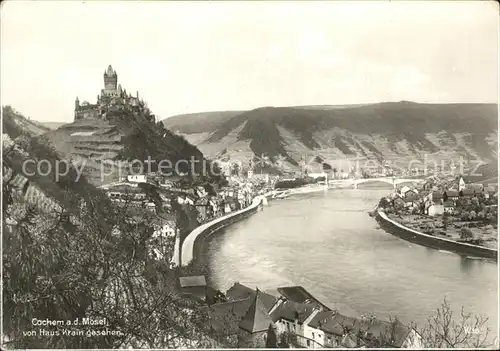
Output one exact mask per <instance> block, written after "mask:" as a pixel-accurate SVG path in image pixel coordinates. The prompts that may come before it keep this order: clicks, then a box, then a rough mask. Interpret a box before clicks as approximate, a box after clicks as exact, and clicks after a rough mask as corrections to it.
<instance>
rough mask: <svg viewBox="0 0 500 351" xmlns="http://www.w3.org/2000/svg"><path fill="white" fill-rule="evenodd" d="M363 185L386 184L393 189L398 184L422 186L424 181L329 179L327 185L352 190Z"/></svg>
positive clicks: (386, 178) (407, 179)
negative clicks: (350, 188) (350, 187)
mask: <svg viewBox="0 0 500 351" xmlns="http://www.w3.org/2000/svg"><path fill="white" fill-rule="evenodd" d="M365 183H386V184H390V185H392V187H393V188H394V189H396V187H397V186H398V185H399V184H406V183H413V184H423V183H425V179H423V178H396V177H379V178H360V179H331V180H330V181H329V182H328V184H329V185H340V186H342V187H349V186H352V187H353V188H354V189H357V188H358V185H360V184H365Z"/></svg>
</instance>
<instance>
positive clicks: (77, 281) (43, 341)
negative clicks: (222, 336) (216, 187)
mask: <svg viewBox="0 0 500 351" xmlns="http://www.w3.org/2000/svg"><path fill="white" fill-rule="evenodd" d="M88 190H89V193H92V191H91V189H88ZM68 195H70V196H75V194H74V193H72V194H68ZM84 202H85V204H84V206H83V207H82V209H81V211H79V212H73V213H72V215H71V217H74V219H72V220H71V221H70V222H68V221H65V220H62V214H57V213H56V214H50V213H48V214H44V213H39V212H38V211H37V210H35V209H34V208H32V207H29V206H25V205H24V204H23V203H22V202H21V201H16V202H14V203H13V204H11V205H10V206H9V207H8V208H7V209H6V208H4V209H3V218H11V219H12V221H11V223H15V224H14V225H6V224H5V221H2V225H3V234H4V236H3V240H4V241H3V247H4V252H3V253H4V255H3V274H4V286H3V298H4V299H3V303H4V305H3V307H4V311H3V317H4V334H5V335H6V337H7V338H8V340H9V341H8V343H7V346H9V347H15V348H120V347H125V348H127V347H133V348H140V347H147V348H153V347H161V348H169V347H171V348H186V347H212V346H213V338H212V336H211V333H210V331H209V330H208V329H206V320H207V316H206V314H204V313H203V310H202V309H201V305H199V304H198V303H197V302H195V301H191V300H186V299H183V298H181V297H180V296H179V295H178V293H177V292H176V290H175V289H173V288H172V287H174V286H175V285H176V284H175V280H176V275H175V274H174V271H172V270H170V269H169V266H168V262H162V261H155V260H152V259H151V258H149V256H148V247H147V245H148V244H147V242H148V240H147V239H148V237H150V236H151V234H152V229H153V228H152V227H151V218H150V217H149V215H148V212H143V214H142V216H141V217H140V218H139V219H135V220H133V221H132V220H130V218H131V216H130V214H129V211H128V208H126V207H120V208H116V207H115V206H113V205H111V204H106V202H105V201H103V199H99V198H95V197H87V198H85V201H84ZM103 206H104V207H103ZM131 209H132V208H131ZM151 215H152V214H151ZM84 317H90V318H102V317H106V319H107V321H108V326H107V328H108V329H109V330H114V331H117V332H119V334H118V335H111V336H109V335H108V336H103V337H91V338H89V337H85V336H74V337H67V336H64V335H60V334H59V335H58V334H56V333H55V332H54V331H55V330H56V328H53V329H50V328H46V329H47V330H52V331H53V332H54V334H52V335H50V336H40V335H38V336H35V337H34V336H25V335H24V334H23V331H29V330H32V329H34V328H33V325H32V319H33V318H39V319H45V318H48V319H51V320H63V321H66V320H74V319H75V318H79V319H80V320H81V318H84ZM72 328H75V327H68V328H67V329H68V330H70V329H72ZM197 334H198V335H197Z"/></svg>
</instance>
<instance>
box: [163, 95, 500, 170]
mask: <svg viewBox="0 0 500 351" xmlns="http://www.w3.org/2000/svg"><path fill="white" fill-rule="evenodd" d="M211 114H212V116H217V117H215V118H213V119H212V120H211V121H210V122H206V123H197V122H198V121H199V120H197V118H199V117H198V116H200V115H203V114H196V115H195V116H194V117H190V116H189V115H186V116H184V117H183V118H182V119H177V120H176V123H175V126H176V128H174V129H175V130H178V131H179V132H180V133H182V134H183V135H184V136H185V137H186V138H187V139H188V140H190V141H191V142H193V143H194V144H196V145H197V146H198V147H199V148H200V150H201V151H203V153H204V154H206V155H207V156H210V157H215V156H216V155H218V154H220V153H221V152H222V151H224V153H225V155H228V154H229V156H230V157H231V158H233V159H239V160H241V161H245V162H247V161H249V160H250V159H252V158H254V157H255V156H260V155H261V154H265V155H267V156H268V157H270V159H271V161H273V160H275V159H278V158H284V160H285V161H284V163H283V164H284V165H285V166H286V167H288V168H290V169H293V168H297V165H298V164H299V162H300V160H301V158H304V157H305V158H306V159H307V158H309V157H311V156H313V155H314V156H317V157H318V158H319V159H321V160H342V159H343V160H345V159H354V158H358V159H364V160H366V159H369V160H376V161H382V160H385V161H388V160H389V161H394V162H402V161H405V160H406V161H407V160H408V159H409V158H416V159H423V158H424V155H427V157H428V159H429V160H435V161H437V162H440V161H441V160H443V161H446V162H448V161H450V160H456V161H457V162H458V160H459V159H460V157H462V158H464V159H465V160H476V159H480V160H483V161H485V162H487V163H491V162H493V163H495V162H496V159H497V143H498V137H497V134H498V125H497V106H496V105H494V104H420V103H414V102H409V101H401V102H387V103H378V104H361V105H340V106H299V107H263V108H257V109H254V110H251V111H247V112H242V113H233V114H232V115H231V114H230V113H224V114H223V117H221V115H220V113H219V114H218V115H217V114H216V113H213V112H212V113H211ZM208 117H210V115H208V116H207V115H205V116H204V118H208ZM167 121H168V119H167Z"/></svg>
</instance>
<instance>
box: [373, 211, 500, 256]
mask: <svg viewBox="0 0 500 351" xmlns="http://www.w3.org/2000/svg"><path fill="white" fill-rule="evenodd" d="M377 221H378V222H379V223H380V225H381V227H383V228H384V229H386V230H387V231H388V232H389V233H390V234H392V235H395V236H398V237H400V238H402V239H405V240H407V241H410V242H413V243H416V244H420V245H423V246H427V247H431V248H434V249H438V250H447V251H452V252H455V253H457V254H460V255H466V256H473V257H482V258H487V259H491V260H495V261H497V257H498V250H495V249H491V248H488V247H484V246H479V245H473V244H468V243H463V242H458V241H455V240H451V239H447V238H441V237H437V236H433V235H429V234H424V233H421V232H419V231H416V230H414V229H411V228H408V227H406V226H405V225H403V224H401V223H398V222H396V221H394V220H392V219H390V218H389V217H388V216H387V215H386V214H385V212H383V211H380V210H378V211H377Z"/></svg>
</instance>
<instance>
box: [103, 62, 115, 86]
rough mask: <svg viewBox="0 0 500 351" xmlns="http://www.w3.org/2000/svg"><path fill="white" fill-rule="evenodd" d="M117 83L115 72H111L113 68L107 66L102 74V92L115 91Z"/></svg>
mask: <svg viewBox="0 0 500 351" xmlns="http://www.w3.org/2000/svg"><path fill="white" fill-rule="evenodd" d="M117 83H118V75H117V74H116V71H115V70H113V67H111V65H109V66H108V69H107V70H106V71H105V72H104V90H106V91H116V85H117Z"/></svg>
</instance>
